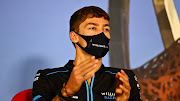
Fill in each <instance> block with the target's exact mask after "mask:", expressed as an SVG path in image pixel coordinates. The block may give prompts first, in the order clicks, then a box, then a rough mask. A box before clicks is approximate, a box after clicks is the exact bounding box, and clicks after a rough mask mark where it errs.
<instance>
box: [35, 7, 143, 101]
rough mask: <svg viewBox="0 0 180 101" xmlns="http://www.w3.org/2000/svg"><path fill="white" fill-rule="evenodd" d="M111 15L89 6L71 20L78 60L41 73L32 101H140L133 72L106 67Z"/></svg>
mask: <svg viewBox="0 0 180 101" xmlns="http://www.w3.org/2000/svg"><path fill="white" fill-rule="evenodd" d="M109 31H110V26H109V16H108V14H107V13H106V12H105V11H104V10H102V9H101V8H99V7H95V6H89V7H84V8H82V9H80V10H78V11H76V12H75V13H74V14H73V15H72V16H71V19H70V39H71V41H72V43H73V44H74V46H75V48H76V57H75V60H74V61H73V60H70V61H69V62H68V63H67V64H66V65H65V66H64V67H61V68H54V69H46V70H39V71H38V73H37V74H36V77H35V80H34V84H33V101H50V100H52V101H64V100H65V101H69V100H70V101H104V100H108V101H109V100H110V101H111V100H112V101H113V100H114V101H128V100H129V101H139V100H141V99H140V88H139V86H138V83H137V81H136V80H137V79H136V76H135V74H134V73H133V72H132V71H130V70H125V69H121V70H120V69H116V68H105V67H104V65H103V64H102V57H103V56H105V55H106V53H107V52H108V50H109V45H108V44H109V40H110V33H109Z"/></svg>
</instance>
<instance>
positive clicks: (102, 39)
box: [76, 32, 110, 58]
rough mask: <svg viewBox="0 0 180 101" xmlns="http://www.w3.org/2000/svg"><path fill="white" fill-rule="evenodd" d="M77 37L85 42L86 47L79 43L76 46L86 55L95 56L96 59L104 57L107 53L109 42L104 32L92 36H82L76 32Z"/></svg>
mask: <svg viewBox="0 0 180 101" xmlns="http://www.w3.org/2000/svg"><path fill="white" fill-rule="evenodd" d="M76 34H78V35H79V36H81V37H82V38H83V39H84V40H85V41H86V42H87V46H86V47H82V46H81V45H80V44H79V43H77V45H78V46H79V47H80V48H81V49H82V50H84V51H85V52H86V53H88V54H90V55H93V56H95V57H96V58H101V57H104V56H105V55H106V54H107V52H108V51H109V44H108V43H109V40H110V39H108V38H107V37H106V36H105V34H104V32H102V33H100V34H97V35H93V36H84V35H81V34H79V33H77V32H76Z"/></svg>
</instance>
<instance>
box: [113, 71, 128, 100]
mask: <svg viewBox="0 0 180 101" xmlns="http://www.w3.org/2000/svg"><path fill="white" fill-rule="evenodd" d="M116 81H117V83H116V90H115V93H116V101H128V100H129V97H130V91H131V86H130V84H129V79H128V75H127V74H126V73H125V72H124V71H123V70H121V71H120V72H118V73H117V74H116Z"/></svg>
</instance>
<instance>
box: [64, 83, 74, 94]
mask: <svg viewBox="0 0 180 101" xmlns="http://www.w3.org/2000/svg"><path fill="white" fill-rule="evenodd" d="M61 94H62V95H63V96H64V97H71V96H73V94H71V93H70V91H69V89H67V87H66V84H65V83H64V84H63V88H62V89H61Z"/></svg>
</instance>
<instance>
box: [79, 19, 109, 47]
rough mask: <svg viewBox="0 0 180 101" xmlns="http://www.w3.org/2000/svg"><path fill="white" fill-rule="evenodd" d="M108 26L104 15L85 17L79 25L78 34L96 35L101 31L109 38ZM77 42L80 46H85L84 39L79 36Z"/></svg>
mask: <svg viewBox="0 0 180 101" xmlns="http://www.w3.org/2000/svg"><path fill="white" fill-rule="evenodd" d="M109 31H110V26H109V22H108V20H106V19H104V17H101V18H97V17H93V18H87V19H86V20H85V21H84V22H82V23H81V24H80V25H79V32H78V33H79V34H81V35H85V36H92V35H97V34H100V33H102V32H104V34H105V35H106V37H107V38H109V39H110V33H109ZM79 43H80V44H81V46H83V47H86V45H87V43H86V41H85V40H84V39H83V38H81V37H79Z"/></svg>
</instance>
